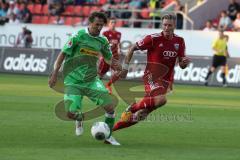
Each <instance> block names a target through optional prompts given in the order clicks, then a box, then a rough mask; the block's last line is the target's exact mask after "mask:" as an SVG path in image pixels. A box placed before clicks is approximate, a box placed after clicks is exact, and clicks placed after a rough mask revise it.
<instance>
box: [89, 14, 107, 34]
mask: <svg viewBox="0 0 240 160" xmlns="http://www.w3.org/2000/svg"><path fill="white" fill-rule="evenodd" d="M103 26H104V20H103V19H101V18H98V17H95V18H94V21H93V22H92V23H90V24H89V32H90V34H91V35H93V36H98V35H99V34H100V32H101V30H102V28H103Z"/></svg>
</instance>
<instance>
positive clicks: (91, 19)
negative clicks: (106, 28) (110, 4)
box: [88, 12, 107, 24]
mask: <svg viewBox="0 0 240 160" xmlns="http://www.w3.org/2000/svg"><path fill="white" fill-rule="evenodd" d="M96 17H97V18H99V19H103V21H104V23H105V24H106V23H107V16H106V14H105V13H103V12H93V13H91V15H90V16H89V18H88V21H89V22H90V23H93V22H94V19H95V18H96Z"/></svg>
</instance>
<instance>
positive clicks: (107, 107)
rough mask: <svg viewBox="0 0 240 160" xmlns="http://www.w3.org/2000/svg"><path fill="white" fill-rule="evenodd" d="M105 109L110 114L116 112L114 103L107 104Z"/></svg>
mask: <svg viewBox="0 0 240 160" xmlns="http://www.w3.org/2000/svg"><path fill="white" fill-rule="evenodd" d="M104 110H105V111H106V112H107V113H109V114H113V113H114V107H113V106H112V105H109V106H105V107H104Z"/></svg>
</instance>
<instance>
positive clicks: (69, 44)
mask: <svg viewBox="0 0 240 160" xmlns="http://www.w3.org/2000/svg"><path fill="white" fill-rule="evenodd" d="M67 47H68V48H71V47H72V41H71V40H70V41H69V42H68V44H67Z"/></svg>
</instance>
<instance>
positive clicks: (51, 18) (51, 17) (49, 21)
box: [48, 16, 56, 24]
mask: <svg viewBox="0 0 240 160" xmlns="http://www.w3.org/2000/svg"><path fill="white" fill-rule="evenodd" d="M55 19H56V17H55V16H50V17H49V20H48V23H49V24H53V22H54V21H55Z"/></svg>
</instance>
